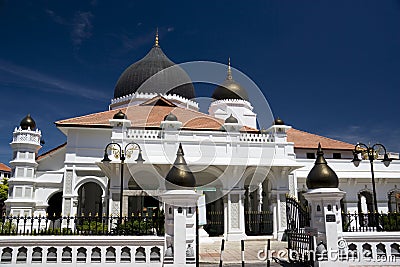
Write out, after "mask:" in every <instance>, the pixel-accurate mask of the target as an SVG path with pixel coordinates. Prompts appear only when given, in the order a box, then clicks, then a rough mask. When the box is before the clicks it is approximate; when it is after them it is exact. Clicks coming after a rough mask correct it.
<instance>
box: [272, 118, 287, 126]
mask: <svg viewBox="0 0 400 267" xmlns="http://www.w3.org/2000/svg"><path fill="white" fill-rule="evenodd" d="M274 125H285V123H284V122H283V120H281V119H280V118H279V117H278V118H276V119H275V121H274Z"/></svg>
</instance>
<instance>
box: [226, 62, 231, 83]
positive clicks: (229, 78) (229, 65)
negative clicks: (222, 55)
mask: <svg viewBox="0 0 400 267" xmlns="http://www.w3.org/2000/svg"><path fill="white" fill-rule="evenodd" d="M226 79H227V80H232V69H231V57H229V58H228V75H227V76H226Z"/></svg>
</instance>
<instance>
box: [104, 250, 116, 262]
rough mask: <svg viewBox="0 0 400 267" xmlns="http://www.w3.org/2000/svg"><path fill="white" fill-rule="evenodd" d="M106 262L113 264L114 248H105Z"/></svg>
mask: <svg viewBox="0 0 400 267" xmlns="http://www.w3.org/2000/svg"><path fill="white" fill-rule="evenodd" d="M106 262H115V248H113V247H109V248H107V250H106Z"/></svg>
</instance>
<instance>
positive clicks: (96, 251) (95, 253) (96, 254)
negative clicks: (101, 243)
mask: <svg viewBox="0 0 400 267" xmlns="http://www.w3.org/2000/svg"><path fill="white" fill-rule="evenodd" d="M91 261H92V262H101V250H100V248H98V247H95V248H93V249H92V257H91Z"/></svg>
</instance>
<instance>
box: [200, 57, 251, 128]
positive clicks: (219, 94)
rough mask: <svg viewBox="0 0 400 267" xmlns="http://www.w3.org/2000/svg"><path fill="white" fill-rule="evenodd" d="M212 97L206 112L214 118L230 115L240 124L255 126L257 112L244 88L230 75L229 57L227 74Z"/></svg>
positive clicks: (225, 117) (224, 117) (223, 118)
mask: <svg viewBox="0 0 400 267" xmlns="http://www.w3.org/2000/svg"><path fill="white" fill-rule="evenodd" d="M212 98H214V99H215V101H214V102H212V103H211V105H210V107H209V109H208V113H209V114H210V115H211V116H214V117H215V118H218V119H222V120H225V119H227V118H229V117H230V116H231V115H233V117H235V118H236V119H238V121H239V124H240V125H242V126H249V127H252V128H257V114H255V113H254V112H253V106H252V105H251V104H250V102H249V97H248V95H247V92H246V90H245V89H244V88H243V87H242V86H241V85H240V84H239V83H237V82H236V81H235V80H233V77H232V69H231V59H230V58H229V60H228V74H227V76H226V79H225V81H224V82H223V83H222V84H221V85H220V86H218V87H217V88H216V89H215V91H214V93H213V95H212Z"/></svg>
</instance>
